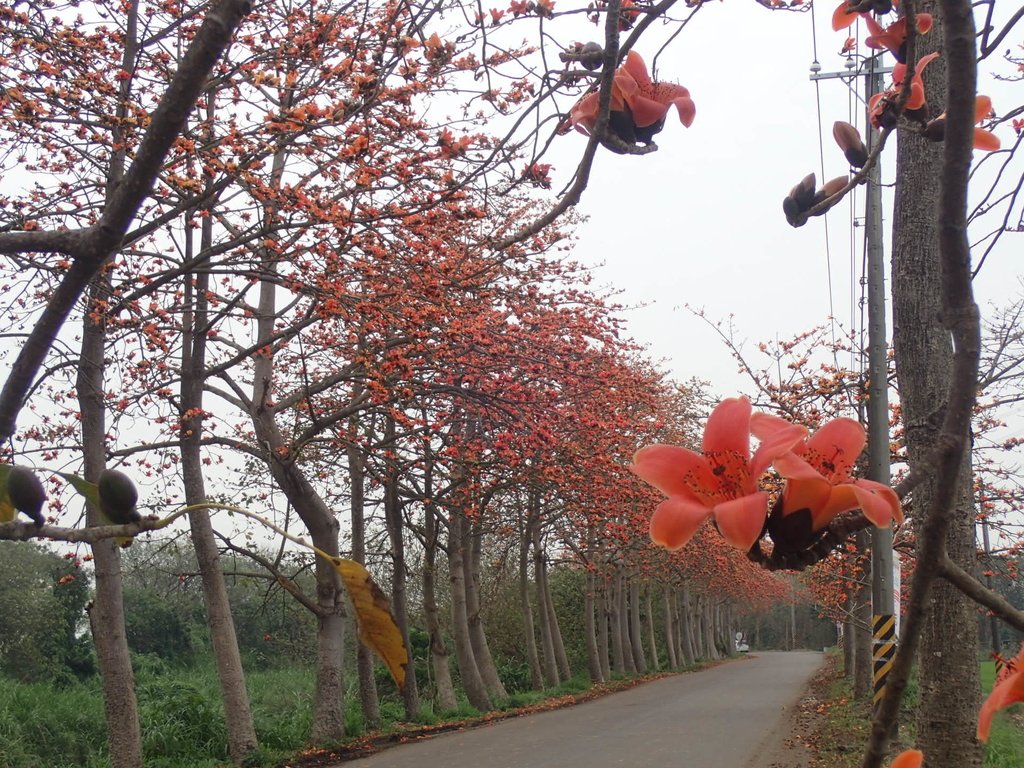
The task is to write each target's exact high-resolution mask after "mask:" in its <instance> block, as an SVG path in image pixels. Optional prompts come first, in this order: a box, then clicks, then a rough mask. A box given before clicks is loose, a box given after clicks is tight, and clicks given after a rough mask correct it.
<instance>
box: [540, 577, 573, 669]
mask: <svg viewBox="0 0 1024 768" xmlns="http://www.w3.org/2000/svg"><path fill="white" fill-rule="evenodd" d="M542 565H543V568H542V570H541V576H542V579H541V584H540V588H541V589H542V590H543V592H544V610H546V611H547V612H548V625H549V626H550V627H551V644H552V645H553V646H554V649H555V662H556V664H557V666H558V676H559V678H560V680H561V681H565V680H569V679H570V678H571V677H572V669H571V668H570V667H569V656H568V655H567V654H566V652H565V643H564V642H563V640H562V628H561V626H560V625H559V623H558V612H557V611H556V610H555V601H554V598H553V597H552V596H551V580H550V579H549V578H548V561H547V557H545V558H544V560H543V563H542Z"/></svg>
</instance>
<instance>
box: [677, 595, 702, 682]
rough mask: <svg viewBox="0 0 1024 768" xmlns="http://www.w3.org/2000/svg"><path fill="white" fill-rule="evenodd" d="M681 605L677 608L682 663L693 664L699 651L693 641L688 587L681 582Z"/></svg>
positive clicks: (698, 655)
mask: <svg viewBox="0 0 1024 768" xmlns="http://www.w3.org/2000/svg"><path fill="white" fill-rule="evenodd" d="M681 600H682V606H681V607H680V609H679V638H680V640H681V641H682V648H681V649H680V650H681V651H682V657H683V663H685V664H694V663H696V661H697V659H698V658H699V657H700V652H699V651H698V649H697V646H696V644H695V643H694V632H693V621H692V613H691V609H690V587H689V586H688V585H687V584H685V583H684V584H683V589H682V595H681Z"/></svg>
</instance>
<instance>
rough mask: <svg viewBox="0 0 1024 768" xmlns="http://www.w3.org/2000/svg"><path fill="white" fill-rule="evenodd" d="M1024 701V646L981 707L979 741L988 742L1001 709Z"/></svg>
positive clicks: (1004, 668)
mask: <svg viewBox="0 0 1024 768" xmlns="http://www.w3.org/2000/svg"><path fill="white" fill-rule="evenodd" d="M1021 701H1024V645H1022V646H1021V649H1020V653H1018V654H1017V658H1015V659H1014V660H1013V661H1011V662H1010V663H1009V664H1007V665H1006V666H1005V667H1003V670H1002V672H1000V673H999V678H998V679H997V680H996V684H995V686H994V687H993V688H992V693H990V694H989V695H988V698H987V699H985V702H984V703H983V704H982V705H981V712H980V713H979V714H978V741H988V732H989V729H990V728H991V727H992V718H993V716H994V715H995V714H996V712H998V711H999V710H1001V709H1005V708H1006V707H1008V706H1010V705H1011V704H1016V703H1018V702H1021Z"/></svg>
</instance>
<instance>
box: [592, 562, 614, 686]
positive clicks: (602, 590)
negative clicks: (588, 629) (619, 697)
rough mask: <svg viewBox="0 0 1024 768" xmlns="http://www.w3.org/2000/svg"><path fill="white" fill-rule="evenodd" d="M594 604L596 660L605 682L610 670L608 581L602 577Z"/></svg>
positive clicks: (609, 677)
mask: <svg viewBox="0 0 1024 768" xmlns="http://www.w3.org/2000/svg"><path fill="white" fill-rule="evenodd" d="M595 581H596V579H595ZM594 603H595V605H594V609H595V610H596V611H597V660H598V662H599V663H600V664H601V675H602V676H603V677H604V679H605V680H609V679H611V676H612V668H611V659H610V657H609V648H608V580H607V579H606V578H604V577H603V576H602V577H601V584H600V585H599V587H598V591H597V593H596V595H595V599H594Z"/></svg>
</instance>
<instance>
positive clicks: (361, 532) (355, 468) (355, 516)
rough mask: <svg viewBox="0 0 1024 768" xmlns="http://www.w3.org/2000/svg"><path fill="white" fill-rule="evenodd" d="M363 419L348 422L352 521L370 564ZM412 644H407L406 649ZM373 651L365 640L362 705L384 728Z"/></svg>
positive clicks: (357, 547)
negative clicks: (361, 435)
mask: <svg viewBox="0 0 1024 768" xmlns="http://www.w3.org/2000/svg"><path fill="white" fill-rule="evenodd" d="M358 438H359V420H358V418H357V417H355V416H353V417H352V418H351V419H349V424H348V446H347V448H346V453H347V456H348V478H349V486H350V494H351V495H350V499H349V511H350V517H351V521H352V559H353V560H355V561H356V562H357V563H359V564H360V565H366V520H365V508H366V461H365V459H364V458H363V454H362V452H361V451H360V449H359V445H358ZM408 647H409V646H408V645H406V648H408ZM374 663H375V662H374V658H373V652H372V651H371V650H370V649H369V648H367V647H366V646H365V645H363V644H362V643H358V644H357V646H356V675H357V677H358V678H359V708H360V710H361V711H362V713H363V723H364V724H365V725H366V727H367V728H370V729H374V728H379V727H380V697H379V695H378V693H377V680H376V678H375V676H374V671H373V668H374Z"/></svg>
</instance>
